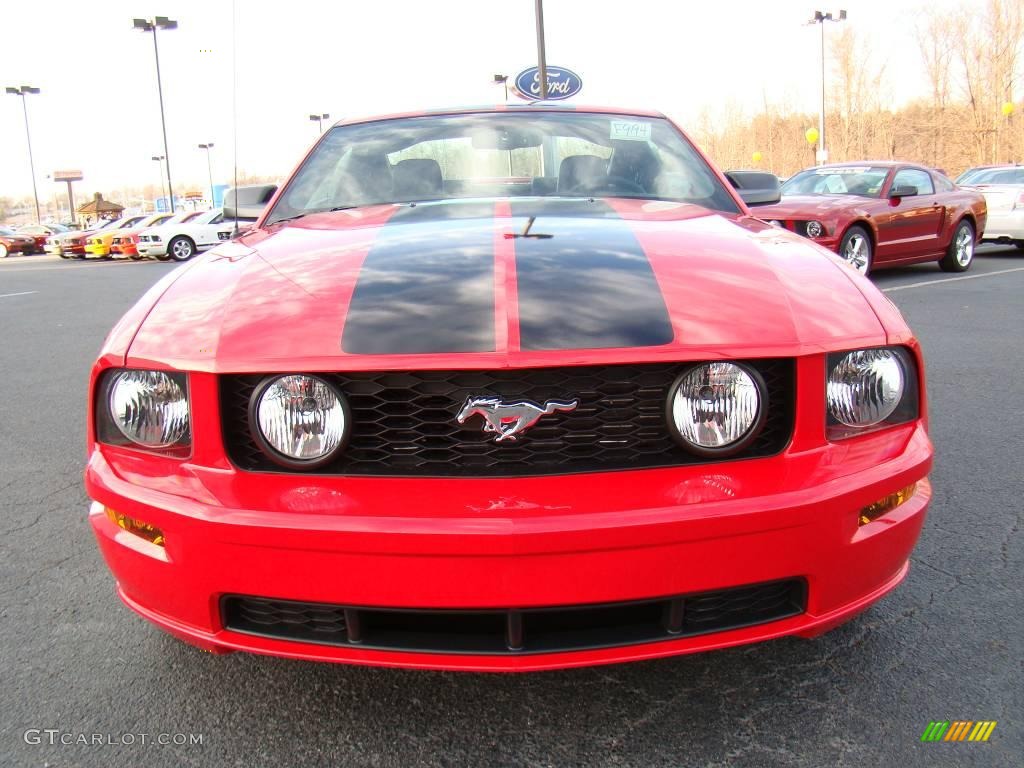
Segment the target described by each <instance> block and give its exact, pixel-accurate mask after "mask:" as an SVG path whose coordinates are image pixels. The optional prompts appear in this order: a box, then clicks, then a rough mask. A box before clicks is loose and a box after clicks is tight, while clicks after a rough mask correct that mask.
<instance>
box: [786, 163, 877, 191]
mask: <svg viewBox="0 0 1024 768" xmlns="http://www.w3.org/2000/svg"><path fill="white" fill-rule="evenodd" d="M888 173H889V169H888V168H886V167H884V166H869V165H856V166H854V165H844V166H832V167H825V168H810V169H808V170H806V171H800V173H798V174H796V175H795V176H793V177H792V178H791V179H789V181H787V182H786V183H785V184H783V185H782V194H783V195H858V196H860V197H879V196H880V195H881V194H882V185H883V184H884V183H885V177H886V176H887V175H888Z"/></svg>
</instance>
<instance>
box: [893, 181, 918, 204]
mask: <svg viewBox="0 0 1024 768" xmlns="http://www.w3.org/2000/svg"><path fill="white" fill-rule="evenodd" d="M916 195H917V187H914V186H911V185H909V184H904V185H903V186H902V187H893V188H892V189H890V190H889V199H890V200H896V199H897V198H900V197H915V196H916Z"/></svg>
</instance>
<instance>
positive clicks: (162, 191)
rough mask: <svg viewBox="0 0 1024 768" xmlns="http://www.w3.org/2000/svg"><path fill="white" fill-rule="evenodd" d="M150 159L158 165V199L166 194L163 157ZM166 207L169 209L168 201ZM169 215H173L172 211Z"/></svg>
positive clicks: (156, 156)
mask: <svg viewBox="0 0 1024 768" xmlns="http://www.w3.org/2000/svg"><path fill="white" fill-rule="evenodd" d="M152 159H153V160H155V161H156V162H157V163H158V165H157V170H158V171H159V172H160V197H163V196H164V195H166V194H167V189H166V188H165V187H164V163H163V161H164V157H163V155H153V157H152ZM167 207H168V208H170V200H168V201H167ZM171 213H174V211H171Z"/></svg>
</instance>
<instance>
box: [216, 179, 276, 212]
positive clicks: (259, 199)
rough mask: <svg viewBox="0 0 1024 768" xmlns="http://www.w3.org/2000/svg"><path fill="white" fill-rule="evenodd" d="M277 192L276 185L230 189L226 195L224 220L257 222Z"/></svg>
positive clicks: (254, 185) (255, 185)
mask: <svg viewBox="0 0 1024 768" xmlns="http://www.w3.org/2000/svg"><path fill="white" fill-rule="evenodd" d="M275 192H277V185H276V184H253V185H251V186H247V187H237V188H232V189H229V190H228V191H227V192H225V193H224V218H225V219H238V220H240V221H256V219H258V218H259V217H260V214H261V213H263V209H264V208H265V207H266V205H267V203H269V202H270V198H272V197H273V196H274V193H275Z"/></svg>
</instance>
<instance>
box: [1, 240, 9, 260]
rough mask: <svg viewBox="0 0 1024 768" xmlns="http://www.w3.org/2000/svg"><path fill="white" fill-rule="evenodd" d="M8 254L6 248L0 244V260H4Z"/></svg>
mask: <svg viewBox="0 0 1024 768" xmlns="http://www.w3.org/2000/svg"><path fill="white" fill-rule="evenodd" d="M7 254H8V250H7V246H6V245H4V244H3V243H0V259H6V258H7Z"/></svg>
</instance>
